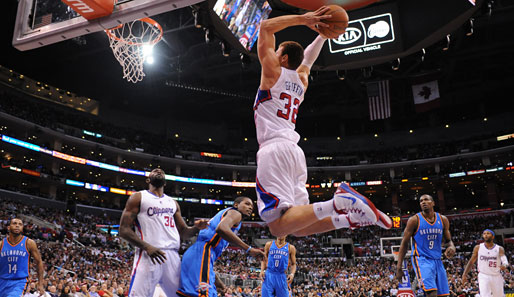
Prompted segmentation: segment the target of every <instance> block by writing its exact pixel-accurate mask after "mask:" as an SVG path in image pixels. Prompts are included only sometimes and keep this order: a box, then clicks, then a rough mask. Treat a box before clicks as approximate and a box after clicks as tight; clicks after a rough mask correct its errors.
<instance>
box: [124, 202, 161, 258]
mask: <svg viewBox="0 0 514 297" xmlns="http://www.w3.org/2000/svg"><path fill="white" fill-rule="evenodd" d="M140 205H141V193H140V192H137V193H134V194H132V195H130V197H129V199H128V200H127V204H126V205H125V209H124V210H123V213H122V214H121V220H120V236H121V238H123V239H125V240H126V241H128V242H130V243H131V244H132V245H134V246H136V247H138V248H140V249H142V250H144V251H146V253H147V254H148V256H150V259H151V260H152V263H154V264H155V262H157V263H159V264H162V263H164V261H166V255H165V254H164V252H163V251H161V250H159V249H158V248H156V247H154V246H152V245H150V244H148V243H147V242H145V241H143V240H142V239H140V238H139V237H138V236H137V234H136V232H134V224H135V222H136V219H137V214H138V213H139V208H140Z"/></svg>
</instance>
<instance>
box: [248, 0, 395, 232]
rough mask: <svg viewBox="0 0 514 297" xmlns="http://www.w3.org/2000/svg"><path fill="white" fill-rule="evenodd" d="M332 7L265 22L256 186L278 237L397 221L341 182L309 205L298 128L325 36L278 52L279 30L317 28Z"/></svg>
mask: <svg viewBox="0 0 514 297" xmlns="http://www.w3.org/2000/svg"><path fill="white" fill-rule="evenodd" d="M328 10H329V8H328V7H325V6H324V7H321V8H320V9H318V10H317V11H315V12H308V13H306V14H304V15H288V16H280V17H276V18H272V19H268V20H265V21H262V22H261V25H260V32H259V39H258V41H257V53H258V56H259V61H260V63H261V68H262V69H261V70H262V73H261V82H260V86H259V91H258V93H257V97H256V100H255V104H254V106H253V110H254V119H255V127H256V130H257V141H258V142H259V151H258V152H257V178H256V183H257V185H256V190H257V197H258V201H257V204H258V208H259V215H260V216H261V218H262V219H263V220H264V221H265V222H266V223H267V224H268V227H269V229H270V231H271V233H272V234H273V235H274V236H285V235H288V234H294V235H295V236H305V235H309V234H314V233H321V232H326V231H329V230H333V229H338V228H343V227H356V226H364V225H370V224H378V225H380V226H381V227H383V228H386V229H389V228H391V225H392V221H391V219H390V218H389V217H388V216H386V215H385V214H384V213H382V212H381V211H379V210H377V209H376V207H375V206H374V205H373V203H372V202H371V201H369V200H368V199H367V198H366V197H364V196H362V195H361V194H359V193H358V192H356V191H355V190H353V189H352V188H351V187H349V186H348V185H347V184H345V183H342V184H341V185H340V187H339V188H338V189H337V191H336V193H335V195H334V198H333V199H332V200H329V201H324V202H318V203H314V204H309V194H308V193H307V190H306V189H305V184H306V182H307V166H306V162H305V155H304V153H303V151H302V149H301V148H300V147H299V146H298V145H297V143H298V141H299V139H300V135H298V133H296V131H295V124H296V116H297V113H298V107H299V106H300V104H301V103H302V101H303V98H304V94H305V91H306V89H307V87H308V76H309V73H310V69H311V67H312V65H313V64H314V61H315V60H316V59H317V57H318V55H319V53H320V51H321V49H322V47H323V44H324V43H325V40H326V39H325V38H324V37H323V36H321V35H320V36H318V37H317V38H316V39H315V40H314V41H313V42H312V43H311V44H310V45H309V46H308V47H307V48H306V49H305V53H304V50H303V48H302V46H301V45H300V44H298V43H297V42H293V41H287V42H283V43H281V44H280V45H279V47H278V49H277V50H276V51H275V35H274V34H275V33H276V32H278V31H281V30H283V29H285V28H287V27H291V26H296V25H305V26H308V27H310V28H311V29H313V30H315V31H317V30H318V29H317V28H318V27H319V26H327V25H326V24H325V23H323V22H322V20H323V19H326V18H329V17H330V16H329V15H324V14H325V13H326V12H327V11H328Z"/></svg>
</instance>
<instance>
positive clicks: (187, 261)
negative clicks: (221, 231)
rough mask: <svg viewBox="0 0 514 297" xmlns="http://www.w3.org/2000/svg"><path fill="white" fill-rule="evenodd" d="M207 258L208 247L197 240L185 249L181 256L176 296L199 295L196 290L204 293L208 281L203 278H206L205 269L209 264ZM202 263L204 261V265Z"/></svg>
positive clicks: (208, 256) (195, 296) (208, 255)
mask: <svg viewBox="0 0 514 297" xmlns="http://www.w3.org/2000/svg"><path fill="white" fill-rule="evenodd" d="M204 251H205V252H204ZM209 258H210V249H209V248H208V247H207V246H206V244H203V245H202V244H201V243H198V242H197V243H195V244H193V245H192V246H191V247H189V248H188V249H187V251H186V252H185V253H184V255H183V256H182V263H181V267H180V268H181V269H180V285H179V288H178V290H177V295H178V296H181V297H184V296H186V297H187V296H191V297H197V296H199V295H198V293H199V292H198V290H203V291H204V294H205V292H207V289H208V283H206V282H205V280H207V279H208V276H207V275H208V274H207V271H205V270H206V269H207V268H208V266H209V263H210V259H209ZM202 263H205V265H202ZM201 272H202V273H201ZM200 278H202V279H200Z"/></svg>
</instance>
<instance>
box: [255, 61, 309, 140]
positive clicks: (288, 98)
mask: <svg viewBox="0 0 514 297" xmlns="http://www.w3.org/2000/svg"><path fill="white" fill-rule="evenodd" d="M304 93H305V86H304V85H303V83H302V81H301V80H300V77H299V75H298V73H297V72H296V70H290V69H287V68H284V67H282V72H281V74H280V77H279V79H278V80H277V82H276V83H275V85H274V86H273V87H271V89H269V90H259V91H258V92H257V97H256V98H255V103H254V105H253V110H254V120H255V128H256V130H257V141H258V142H259V145H261V146H262V145H263V144H264V142H267V141H269V140H273V139H285V140H289V141H292V142H294V143H298V141H299V140H300V135H299V134H298V133H297V132H296V131H295V126H296V115H297V114H298V108H299V107H300V104H301V103H302V102H303V98H304Z"/></svg>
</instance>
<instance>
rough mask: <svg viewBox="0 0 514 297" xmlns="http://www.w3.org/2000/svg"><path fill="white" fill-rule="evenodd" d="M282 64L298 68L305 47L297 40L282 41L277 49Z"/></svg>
mask: <svg viewBox="0 0 514 297" xmlns="http://www.w3.org/2000/svg"><path fill="white" fill-rule="evenodd" d="M276 53H277V56H278V60H279V61H280V66H282V67H285V68H287V69H291V70H296V68H298V67H299V66H300V65H301V64H302V61H303V47H302V46H301V45H300V44H299V43H298V42H295V41H284V42H282V43H281V44H280V45H279V46H278V49H277V51H276Z"/></svg>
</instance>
